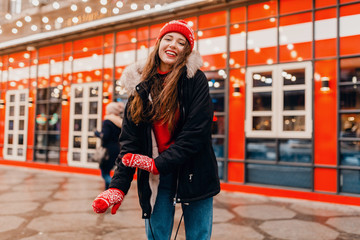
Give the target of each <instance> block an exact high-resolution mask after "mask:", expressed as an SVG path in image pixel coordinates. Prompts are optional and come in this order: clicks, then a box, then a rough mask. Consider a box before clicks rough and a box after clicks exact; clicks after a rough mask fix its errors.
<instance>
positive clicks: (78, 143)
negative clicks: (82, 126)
mask: <svg viewBox="0 0 360 240" xmlns="http://www.w3.org/2000/svg"><path fill="white" fill-rule="evenodd" d="M73 140H74V143H73V147H74V148H81V136H74V138H73Z"/></svg>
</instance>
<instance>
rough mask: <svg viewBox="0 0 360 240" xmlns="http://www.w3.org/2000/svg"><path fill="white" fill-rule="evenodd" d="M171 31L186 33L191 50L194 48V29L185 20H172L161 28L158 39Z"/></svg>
mask: <svg viewBox="0 0 360 240" xmlns="http://www.w3.org/2000/svg"><path fill="white" fill-rule="evenodd" d="M169 32H177V33H181V34H182V35H184V37H185V38H186V39H187V40H188V41H189V43H190V47H191V50H192V49H193V48H194V38H195V37H194V30H192V28H191V27H190V26H189V25H188V24H187V22H186V21H184V20H172V21H170V22H168V23H166V24H165V25H164V26H163V27H162V28H161V29H160V33H159V36H158V40H159V39H161V38H162V36H164V35H165V34H167V33H169Z"/></svg>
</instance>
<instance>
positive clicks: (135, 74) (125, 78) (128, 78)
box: [120, 50, 203, 96]
mask: <svg viewBox="0 0 360 240" xmlns="http://www.w3.org/2000/svg"><path fill="white" fill-rule="evenodd" d="M145 63H146V59H143V60H141V61H138V62H135V63H133V64H130V65H129V66H127V67H126V68H125V69H124V71H123V73H122V75H121V77H120V86H121V87H123V88H125V90H126V92H127V94H128V95H129V96H130V95H131V94H132V93H133V92H134V91H135V87H136V85H138V84H139V83H140V81H141V73H142V70H143V69H144V66H145ZM202 64H203V62H202V59H201V56H200V53H199V52H198V51H195V50H193V51H192V52H191V54H190V55H189V57H188V59H187V63H186V68H187V77H188V78H192V77H194V76H195V73H196V71H197V70H199V69H200V68H201V67H202Z"/></svg>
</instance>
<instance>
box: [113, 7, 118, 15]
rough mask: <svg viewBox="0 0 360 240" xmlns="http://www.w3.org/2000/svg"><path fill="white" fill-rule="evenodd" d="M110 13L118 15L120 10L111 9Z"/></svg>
mask: <svg viewBox="0 0 360 240" xmlns="http://www.w3.org/2000/svg"><path fill="white" fill-rule="evenodd" d="M112 11H113V13H114V14H118V13H119V12H120V10H119V9H118V8H117V7H116V8H113V10H112Z"/></svg>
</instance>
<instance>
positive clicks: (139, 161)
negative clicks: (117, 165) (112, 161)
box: [122, 153, 159, 175]
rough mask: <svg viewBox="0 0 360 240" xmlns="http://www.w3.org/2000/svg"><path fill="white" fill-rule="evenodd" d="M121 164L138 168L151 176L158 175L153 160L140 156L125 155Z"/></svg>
mask: <svg viewBox="0 0 360 240" xmlns="http://www.w3.org/2000/svg"><path fill="white" fill-rule="evenodd" d="M122 163H123V164H124V165H125V166H127V167H138V168H141V169H143V170H146V171H148V172H151V173H152V174H155V175H157V174H159V171H158V170H157V168H156V166H155V162H154V159H152V158H149V157H148V156H144V155H140V154H132V153H127V154H125V155H124V157H123V158H122Z"/></svg>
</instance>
